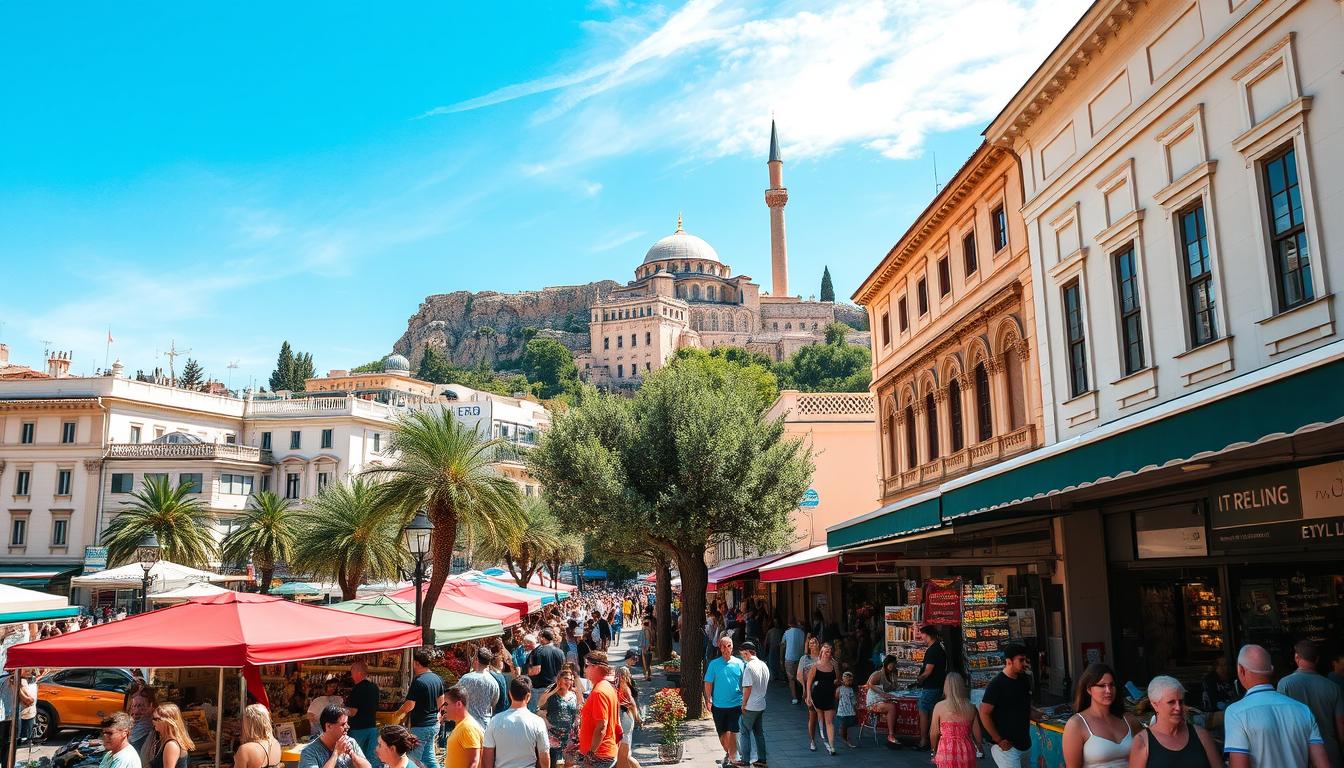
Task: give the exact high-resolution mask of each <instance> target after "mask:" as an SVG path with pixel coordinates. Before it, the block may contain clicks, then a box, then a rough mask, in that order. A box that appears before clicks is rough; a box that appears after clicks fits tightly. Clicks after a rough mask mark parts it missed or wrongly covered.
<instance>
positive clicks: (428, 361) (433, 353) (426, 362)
mask: <svg viewBox="0 0 1344 768" xmlns="http://www.w3.org/2000/svg"><path fill="white" fill-rule="evenodd" d="M452 371H453V364H452V363H450V362H448V358H447V357H446V356H444V354H443V353H442V352H440V351H439V350H437V349H435V348H434V347H432V346H430V345H429V344H428V343H426V344H425V353H424V354H423V355H421V357H420V367H419V368H418V369H417V370H416V372H415V378H417V379H420V380H421V381H429V382H433V383H435V384H453V383H456V382H454V381H453V380H452Z"/></svg>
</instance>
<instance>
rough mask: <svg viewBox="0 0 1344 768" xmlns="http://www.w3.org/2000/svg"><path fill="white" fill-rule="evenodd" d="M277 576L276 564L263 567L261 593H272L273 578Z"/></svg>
mask: <svg viewBox="0 0 1344 768" xmlns="http://www.w3.org/2000/svg"><path fill="white" fill-rule="evenodd" d="M273 578H275V566H267V567H265V568H262V569H261V594H263V595H269V594H271V579H273Z"/></svg>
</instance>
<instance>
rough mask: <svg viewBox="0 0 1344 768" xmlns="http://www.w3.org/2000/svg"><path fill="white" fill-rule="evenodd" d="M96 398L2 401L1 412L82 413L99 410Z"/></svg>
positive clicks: (0, 404)
mask: <svg viewBox="0 0 1344 768" xmlns="http://www.w3.org/2000/svg"><path fill="white" fill-rule="evenodd" d="M98 407H99V399H98V398H96V397H59V398H49V399H44V398H34V399H31V400H0V412H5V411H11V412H12V411H82V410H97V409H98Z"/></svg>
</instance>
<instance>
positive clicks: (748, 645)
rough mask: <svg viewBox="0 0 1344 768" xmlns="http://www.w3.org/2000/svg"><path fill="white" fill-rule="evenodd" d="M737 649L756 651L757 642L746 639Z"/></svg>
mask: <svg viewBox="0 0 1344 768" xmlns="http://www.w3.org/2000/svg"><path fill="white" fill-rule="evenodd" d="M737 649H738V650H739V651H751V652H752V653H755V652H756V644H755V643H753V642H752V641H750V640H748V641H746V642H745V643H742V644H741V645H739V646H738V647H737Z"/></svg>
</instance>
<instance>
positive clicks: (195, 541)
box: [103, 475, 219, 568]
mask: <svg viewBox="0 0 1344 768" xmlns="http://www.w3.org/2000/svg"><path fill="white" fill-rule="evenodd" d="M131 498H132V501H128V502H126V503H125V505H124V506H122V508H121V509H120V510H119V511H118V512H117V514H116V517H113V518H112V522H111V523H109V524H108V526H107V532H106V533H104V534H103V545H104V546H106V547H107V564H108V565H109V566H118V565H125V564H126V563H128V562H131V561H132V560H133V559H134V558H135V548H136V547H137V546H138V545H139V544H140V540H141V539H143V538H144V537H145V534H148V533H153V534H154V536H155V537H156V538H157V539H158V540H159V553H160V556H161V558H162V559H163V560H169V561H171V562H174V563H178V564H179V565H188V566H191V567H193V568H206V567H209V563H210V561H211V560H214V559H215V555H216V553H217V552H218V551H219V550H218V547H217V546H216V544H215V538H214V536H212V535H211V533H210V532H211V530H212V529H213V528H214V524H215V518H214V516H213V515H211V514H210V512H209V511H208V510H206V508H205V507H204V506H202V504H201V502H200V499H199V498H197V497H196V496H195V495H193V494H192V493H191V486H190V485H177V486H173V485H172V484H171V483H170V482H169V481H168V476H167V475H161V476H158V477H146V478H145V479H144V480H143V481H142V482H141V484H140V490H138V491H136V492H134V493H132V494H131Z"/></svg>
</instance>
